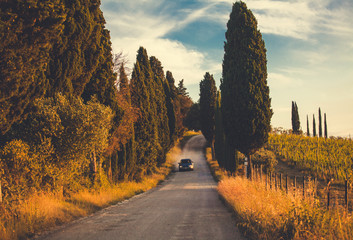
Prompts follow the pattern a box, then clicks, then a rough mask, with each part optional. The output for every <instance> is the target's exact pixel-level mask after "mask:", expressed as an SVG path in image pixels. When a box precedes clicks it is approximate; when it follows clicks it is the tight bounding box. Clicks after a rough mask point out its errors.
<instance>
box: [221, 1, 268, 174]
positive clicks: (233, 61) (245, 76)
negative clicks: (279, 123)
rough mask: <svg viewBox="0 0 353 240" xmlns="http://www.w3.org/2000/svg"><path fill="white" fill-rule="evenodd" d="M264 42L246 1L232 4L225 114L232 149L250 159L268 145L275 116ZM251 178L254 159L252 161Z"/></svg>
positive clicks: (225, 71)
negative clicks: (270, 95) (271, 122)
mask: <svg viewBox="0 0 353 240" xmlns="http://www.w3.org/2000/svg"><path fill="white" fill-rule="evenodd" d="M266 65H267V60H266V49H265V43H264V41H263V40H262V35H261V33H260V31H258V30H257V21H256V19H255V17H254V15H253V14H252V12H251V11H250V10H249V9H247V7H246V4H245V3H244V2H236V3H234V5H233V9H232V12H231V14H230V19H229V21H228V23H227V32H226V42H225V44H224V60H223V73H222V76H223V79H222V82H221V92H222V99H221V101H222V104H221V105H222V115H223V122H224V129H225V134H226V136H227V138H228V141H230V143H232V145H233V148H236V149H238V150H239V151H240V152H242V153H244V154H245V155H247V156H249V155H250V154H251V153H253V152H255V151H256V150H257V149H259V148H261V147H262V146H263V145H264V143H266V142H267V139H268V132H269V131H270V121H271V117H272V110H271V99H270V97H269V87H268V86H267V66H266ZM248 166H249V171H248V172H249V176H250V177H251V159H250V158H249V165H248Z"/></svg>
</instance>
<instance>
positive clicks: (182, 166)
mask: <svg viewBox="0 0 353 240" xmlns="http://www.w3.org/2000/svg"><path fill="white" fill-rule="evenodd" d="M185 170H190V171H193V170H194V162H193V161H191V159H189V158H185V159H181V160H180V162H179V172H180V171H185Z"/></svg>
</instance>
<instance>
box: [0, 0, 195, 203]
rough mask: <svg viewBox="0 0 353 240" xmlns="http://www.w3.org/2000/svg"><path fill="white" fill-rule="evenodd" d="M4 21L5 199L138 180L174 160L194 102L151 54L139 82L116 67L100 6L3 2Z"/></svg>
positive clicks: (143, 58)
mask: <svg viewBox="0 0 353 240" xmlns="http://www.w3.org/2000/svg"><path fill="white" fill-rule="evenodd" d="M0 15H1V18H0V40H1V41H0V55H1V58H0V79H1V82H0V92H1V94H0V109H1V110H0V135H1V140H0V183H1V187H2V193H3V200H4V202H9V201H12V200H15V199H19V197H21V196H22V197H24V196H26V195H28V194H30V193H32V192H34V191H37V190H43V189H44V190H49V191H57V190H60V191H63V192H64V193H65V192H66V193H69V192H70V191H75V190H77V189H80V188H82V187H89V188H90V187H94V186H100V185H102V184H105V183H109V182H117V181H119V180H121V179H135V180H139V179H140V178H141V177H142V176H143V175H144V174H149V173H151V172H153V171H154V169H155V168H156V167H157V166H158V165H160V164H161V163H163V162H164V161H165V155H166V153H167V151H168V149H169V148H170V147H171V146H172V145H173V144H174V142H175V140H176V139H177V138H178V137H180V136H181V135H182V134H183V132H184V130H185V128H184V126H183V119H184V118H185V116H186V114H187V112H188V109H189V108H190V106H191V105H192V101H191V99H190V97H189V96H188V93H187V92H186V88H185V86H184V84H183V80H181V81H180V82H179V84H178V86H177V87H176V86H175V80H174V78H173V75H172V73H171V72H169V71H167V73H166V76H165V74H164V70H163V67H162V64H161V62H160V61H159V60H158V59H157V58H155V57H150V58H149V57H148V55H147V52H146V50H145V49H144V48H142V47H141V48H140V49H139V50H138V53H137V58H136V63H135V65H134V68H133V71H132V76H131V79H129V77H128V76H127V75H126V73H125V68H124V64H123V62H124V60H123V59H120V60H119V59H118V60H117V61H115V62H113V56H112V48H111V42H110V34H109V31H108V30H107V29H106V28H105V20H104V17H103V14H102V11H101V10H100V1H83V0H73V1H65V0H55V1H24V0H16V1H3V2H2V3H1V12H0ZM122 47H123V46H122ZM114 69H118V70H117V71H116V72H114ZM117 76H119V77H117Z"/></svg>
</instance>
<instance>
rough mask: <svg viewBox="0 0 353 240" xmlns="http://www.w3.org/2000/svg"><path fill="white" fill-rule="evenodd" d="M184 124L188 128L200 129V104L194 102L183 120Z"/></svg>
mask: <svg viewBox="0 0 353 240" xmlns="http://www.w3.org/2000/svg"><path fill="white" fill-rule="evenodd" d="M183 124H184V126H185V127H187V128H188V129H189V130H194V131H199V130H200V129H201V124H200V104H199V103H194V104H193V105H192V106H191V108H190V110H189V112H188V114H187V115H186V117H185V118H184V122H183Z"/></svg>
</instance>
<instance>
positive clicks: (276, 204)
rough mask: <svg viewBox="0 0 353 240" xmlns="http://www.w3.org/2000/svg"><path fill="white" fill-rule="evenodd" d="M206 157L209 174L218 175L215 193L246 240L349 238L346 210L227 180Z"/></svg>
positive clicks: (352, 234)
mask: <svg viewBox="0 0 353 240" xmlns="http://www.w3.org/2000/svg"><path fill="white" fill-rule="evenodd" d="M210 158H211V157H210V154H209V153H208V154H207V161H208V162H209V165H210V166H211V167H212V171H213V172H218V175H220V176H219V177H218V178H219V179H220V182H219V184H218V192H219V194H220V196H221V197H222V198H223V199H224V200H225V201H226V203H227V204H228V205H229V206H231V207H232V209H233V211H234V214H235V215H236V219H237V225H238V228H239V230H240V231H241V232H242V233H243V234H244V236H246V237H248V238H249V239H353V220H352V218H351V215H350V214H348V213H347V212H346V211H344V210H342V209H339V208H335V209H330V210H327V209H325V208H321V207H319V206H317V205H316V204H315V203H314V202H313V201H311V202H309V201H304V200H303V199H302V198H301V197H299V196H297V197H295V196H293V195H291V194H285V193H283V192H282V191H280V190H278V191H277V190H275V189H266V186H265V185H264V184H262V183H260V182H256V181H248V180H247V179H245V178H242V177H228V176H227V175H226V174H222V172H223V173H224V171H222V170H220V169H219V166H218V164H217V162H216V161H213V160H211V159H210ZM216 176H217V175H216Z"/></svg>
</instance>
